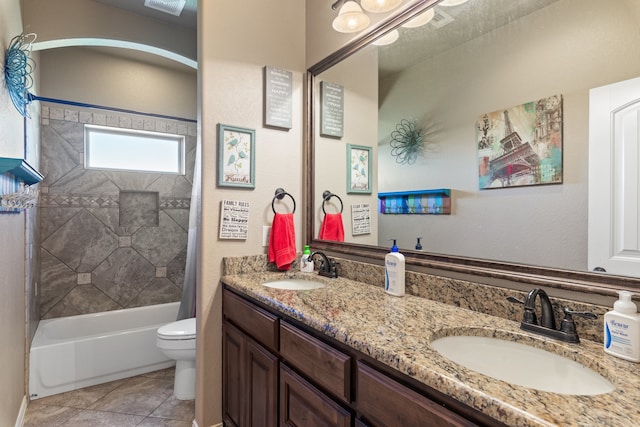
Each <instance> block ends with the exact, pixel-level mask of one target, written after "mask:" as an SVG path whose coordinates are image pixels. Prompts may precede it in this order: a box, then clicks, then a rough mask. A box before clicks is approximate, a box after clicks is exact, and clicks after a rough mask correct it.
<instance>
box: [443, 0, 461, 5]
mask: <svg viewBox="0 0 640 427" xmlns="http://www.w3.org/2000/svg"><path fill="white" fill-rule="evenodd" d="M467 1H468V0H442V1H441V2H440V3H438V6H457V5H459V4H462V3H466V2H467Z"/></svg>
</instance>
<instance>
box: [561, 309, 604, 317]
mask: <svg viewBox="0 0 640 427" xmlns="http://www.w3.org/2000/svg"><path fill="white" fill-rule="evenodd" d="M562 311H564V317H565V318H567V317H568V318H569V319H571V318H572V317H571V316H580V317H584V318H586V319H597V318H598V315H597V314H595V313H591V312H589V311H574V310H571V309H569V307H565V308H563V309H562Z"/></svg>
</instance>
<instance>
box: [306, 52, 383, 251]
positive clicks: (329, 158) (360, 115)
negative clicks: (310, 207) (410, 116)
mask: <svg viewBox="0 0 640 427" xmlns="http://www.w3.org/2000/svg"><path fill="white" fill-rule="evenodd" d="M321 81H327V82H330V83H335V84H339V85H342V86H343V88H344V136H343V137H342V138H330V137H322V136H320V123H319V118H320V113H319V112H320V102H321V100H320V97H319V96H316V98H315V106H314V108H315V111H316V116H315V117H316V120H315V123H314V127H315V129H314V132H315V153H314V157H315V161H316V163H315V167H316V169H315V174H316V179H315V192H316V194H314V237H315V238H317V237H318V233H319V231H320V224H321V223H322V220H323V217H324V213H323V212H322V192H323V191H325V190H329V191H331V192H332V193H335V194H337V195H338V196H339V197H340V198H341V199H342V202H343V204H344V211H343V213H342V220H343V222H344V234H345V241H347V242H351V243H358V244H363V245H377V244H378V215H376V210H377V207H378V205H377V202H378V183H377V180H376V179H373V178H372V181H371V194H347V150H346V147H347V144H351V145H359V146H366V147H371V168H372V170H371V171H370V173H371V176H372V177H376V176H377V173H376V171H377V168H378V144H377V141H378V126H377V122H378V51H377V50H376V49H375V48H368V49H365V50H363V51H362V52H359V53H358V54H357V55H354V56H352V57H350V58H349V59H347V60H345V61H342V62H341V63H340V64H338V65H336V66H334V67H332V68H331V69H329V70H327V71H325V72H324V73H322V74H321V75H320V76H318V78H317V79H316V88H315V90H316V93H318V94H319V93H320V88H319V85H320V82H321ZM331 202H332V203H331V204H329V203H327V208H326V211H327V212H328V213H329V212H332V213H333V212H336V208H337V207H338V208H339V206H340V203H339V202H337V201H336V200H335V199H332V200H331ZM362 203H368V204H369V208H370V209H371V233H369V234H362V235H356V236H353V229H352V225H351V205H354V204H362Z"/></svg>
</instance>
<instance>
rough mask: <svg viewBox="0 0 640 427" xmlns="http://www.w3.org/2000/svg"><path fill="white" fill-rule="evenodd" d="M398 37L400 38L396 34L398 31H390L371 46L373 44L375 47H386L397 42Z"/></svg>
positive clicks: (398, 34)
mask: <svg viewBox="0 0 640 427" xmlns="http://www.w3.org/2000/svg"><path fill="white" fill-rule="evenodd" d="M398 37H400V33H398V30H391V31H389V32H388V33H387V34H385V35H384V36H382V37H380V38H379V39H377V40H376V41H374V42H373V43H371V44H374V45H376V46H386V45H388V44H391V43H393V42H395V41H396V40H398Z"/></svg>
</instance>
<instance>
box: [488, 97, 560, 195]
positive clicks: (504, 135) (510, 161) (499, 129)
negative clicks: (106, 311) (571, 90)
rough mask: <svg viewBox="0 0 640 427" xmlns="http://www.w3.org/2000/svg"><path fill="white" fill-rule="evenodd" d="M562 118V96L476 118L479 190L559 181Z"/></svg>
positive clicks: (558, 182) (557, 182)
mask: <svg viewBox="0 0 640 427" xmlns="http://www.w3.org/2000/svg"><path fill="white" fill-rule="evenodd" d="M562 120H563V118H562V95H553V96H550V97H547V98H542V99H538V100H536V101H531V102H527V103H525V104H521V105H517V106H515V107H510V108H504V109H502V110H499V111H494V112H492V113H486V114H484V115H482V116H481V117H479V118H478V121H477V123H476V144H477V146H478V176H479V187H480V189H481V190H484V189H489V188H505V187H522V186H528V185H543V184H560V183H562Z"/></svg>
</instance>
